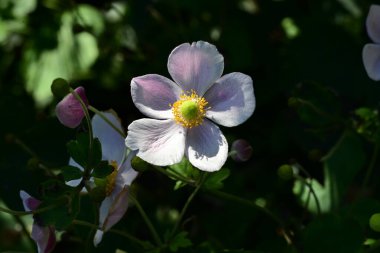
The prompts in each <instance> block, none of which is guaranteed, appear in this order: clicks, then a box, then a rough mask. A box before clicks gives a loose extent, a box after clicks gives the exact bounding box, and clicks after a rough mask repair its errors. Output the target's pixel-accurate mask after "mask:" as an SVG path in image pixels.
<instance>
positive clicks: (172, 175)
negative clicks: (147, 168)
mask: <svg viewBox="0 0 380 253" xmlns="http://www.w3.org/2000/svg"><path fill="white" fill-rule="evenodd" d="M152 167H153V168H154V169H156V170H157V171H158V172H160V173H162V174H165V175H166V176H168V177H170V178H174V179H176V180H179V181H182V182H185V183H187V184H191V185H193V186H195V182H194V180H191V179H188V178H186V177H184V176H182V175H180V174H178V173H177V172H176V171H174V170H172V169H171V168H170V167H168V168H167V169H164V168H162V167H160V166H156V165H152Z"/></svg>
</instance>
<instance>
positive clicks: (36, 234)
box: [31, 223, 56, 253]
mask: <svg viewBox="0 0 380 253" xmlns="http://www.w3.org/2000/svg"><path fill="white" fill-rule="evenodd" d="M31 237H32V239H33V240H34V241H35V242H36V244H37V248H38V253H50V252H52V251H53V249H54V247H55V242H56V238H55V231H54V229H53V228H52V227H50V226H48V227H41V226H39V225H37V224H36V223H34V224H33V227H32V233H31Z"/></svg>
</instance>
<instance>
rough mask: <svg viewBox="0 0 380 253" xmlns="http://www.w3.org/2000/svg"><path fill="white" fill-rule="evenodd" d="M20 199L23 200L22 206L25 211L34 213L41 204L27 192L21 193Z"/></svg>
mask: <svg viewBox="0 0 380 253" xmlns="http://www.w3.org/2000/svg"><path fill="white" fill-rule="evenodd" d="M20 198H21V200H22V204H23V205H24V209H25V211H33V210H35V209H37V208H38V206H39V205H40V204H41V201H39V200H38V199H35V198H33V197H32V196H30V195H29V193H27V192H25V191H20Z"/></svg>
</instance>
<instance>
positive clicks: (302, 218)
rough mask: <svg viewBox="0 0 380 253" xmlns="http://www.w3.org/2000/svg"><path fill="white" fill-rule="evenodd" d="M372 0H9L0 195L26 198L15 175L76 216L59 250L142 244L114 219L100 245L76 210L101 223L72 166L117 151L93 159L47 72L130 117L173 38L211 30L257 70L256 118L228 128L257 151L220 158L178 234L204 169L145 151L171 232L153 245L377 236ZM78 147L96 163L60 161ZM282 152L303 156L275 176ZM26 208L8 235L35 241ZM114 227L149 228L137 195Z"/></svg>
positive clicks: (311, 246) (233, 56)
mask: <svg viewBox="0 0 380 253" xmlns="http://www.w3.org/2000/svg"><path fill="white" fill-rule="evenodd" d="M372 3H375V1H370V0H366V1H353V0H347V1H332V0H321V1H309V0H303V1H259V0H239V1H228V0H223V1H220V0H211V1H193V0H185V1H174V0H169V1H151V0H143V1H114V2H109V1H105V0H104V1H102V0H99V1H86V0H76V1H57V0H43V1H37V0H18V1H12V0H5V1H1V3H0V54H1V55H2V57H1V59H0V114H1V115H2V116H3V117H2V118H3V120H2V123H1V127H0V136H1V137H2V141H1V143H0V150H1V156H0V172H1V173H2V176H1V177H0V205H1V206H3V205H4V206H5V205H6V206H7V207H9V208H11V209H14V210H21V209H22V204H21V200H20V198H19V196H18V192H19V190H20V189H24V190H27V191H28V192H30V193H31V194H32V195H33V196H36V197H38V198H39V199H41V200H42V201H43V204H42V206H41V208H45V207H47V208H48V210H47V211H46V212H42V213H39V214H37V215H36V216H37V217H39V219H41V220H43V221H44V222H45V223H46V224H51V225H54V226H55V227H56V228H57V229H59V230H64V231H65V232H64V233H63V234H62V236H61V238H60V241H59V243H58V245H57V247H56V249H55V252H68V251H70V252H83V251H84V249H85V248H86V247H87V249H88V250H90V251H91V252H115V251H116V250H117V249H122V250H124V251H126V252H141V251H142V250H143V249H141V247H140V246H139V245H136V244H134V243H132V242H130V241H128V242H126V240H125V239H124V237H122V236H120V235H119V234H115V233H109V234H106V236H105V237H104V240H103V242H102V244H100V245H99V247H98V248H96V249H95V248H92V246H91V242H89V241H90V240H88V238H89V237H90V236H89V234H91V233H92V230H91V229H89V228H87V227H80V226H77V225H75V224H73V223H72V222H73V220H74V219H79V220H84V221H87V222H89V223H93V224H96V217H95V215H94V212H93V207H94V200H95V202H96V201H97V200H99V199H101V197H102V196H101V194H100V197H99V196H98V195H97V196H91V197H89V196H81V195H80V194H79V191H80V189H79V187H78V188H73V187H68V186H67V185H65V184H64V183H63V182H64V180H73V179H79V178H82V177H91V176H93V177H97V178H104V177H106V176H107V175H108V174H109V173H111V172H112V167H110V166H109V165H108V163H106V162H104V161H102V160H101V152H100V151H99V150H101V147H100V144H99V142H98V141H97V139H93V140H92V151H91V152H90V153H91V154H92V155H91V157H90V158H91V159H89V157H88V154H89V150H88V149H89V145H88V143H89V141H90V140H89V137H88V135H87V134H83V133H81V132H83V129H79V130H78V132H77V133H75V132H74V131H72V130H68V129H64V128H63V127H62V126H61V125H60V124H59V122H58V121H57V120H56V119H55V118H54V115H53V111H54V105H55V103H54V102H53V103H52V100H53V97H52V95H51V93H50V84H51V82H52V80H53V79H55V78H57V77H63V78H66V79H68V80H70V81H72V82H73V83H75V84H79V83H80V84H81V85H83V86H85V87H86V88H87V87H88V89H86V90H87V91H88V93H89V94H88V95H89V97H91V101H92V102H94V103H96V104H97V105H99V106H100V107H101V108H102V109H103V108H104V109H108V107H111V106H112V107H113V108H114V109H115V110H116V111H118V113H119V114H120V116H121V118H122V120H123V123H124V126H127V125H128V123H129V122H131V120H133V119H136V118H138V117H140V115H139V112H138V111H137V110H135V109H134V107H133V105H132V102H131V99H130V97H129V95H128V94H129V92H128V91H129V85H128V83H129V81H130V80H131V78H132V77H134V76H137V75H140V74H146V73H161V74H165V73H166V71H167V70H166V66H165V64H162V63H164V62H166V60H167V55H168V53H169V52H170V50H171V49H172V48H174V46H176V45H179V44H181V43H183V42H191V41H197V40H200V39H201V40H205V41H210V42H212V43H214V44H216V45H217V47H218V49H220V51H221V52H222V53H223V55H224V57H225V60H226V62H228V64H226V68H227V69H226V72H233V71H241V72H244V73H246V74H249V75H251V76H252V77H253V78H254V80H255V83H254V87H255V94H256V97H257V105H258V106H257V110H256V112H255V113H254V115H253V117H252V119H251V120H249V121H248V122H246V123H245V124H244V125H242V126H239V127H237V128H235V129H223V132H224V133H226V137H227V139H228V140H229V141H232V140H234V139H237V138H246V139H247V140H248V141H249V142H250V143H251V144H252V146H253V150H254V156H253V158H252V159H251V160H250V161H248V162H246V163H234V162H232V161H228V162H227V163H226V165H225V167H224V168H223V169H222V170H220V171H218V172H215V173H210V174H209V175H208V176H207V177H206V179H205V181H204V183H203V187H202V189H201V190H200V192H199V193H198V195H197V196H196V197H195V198H194V200H193V201H192V203H191V205H190V206H189V208H188V210H187V212H186V213H185V217H184V220H183V221H182V222H181V223H180V229H179V230H178V231H176V232H175V233H174V234H173V233H171V231H172V227H173V226H175V224H176V223H177V221H178V219H179V216H180V211H181V208H182V206H183V205H184V204H185V201H186V199H187V198H188V196H189V195H190V194H191V191H193V190H194V188H195V187H194V186H195V185H196V184H197V182H199V181H200V180H201V175H200V172H199V171H198V170H196V169H194V168H193V167H192V166H191V165H190V164H189V163H188V161H186V160H183V161H182V162H181V163H180V164H177V165H173V166H170V167H168V168H162V169H163V170H164V172H166V174H168V175H170V176H169V178H168V177H167V176H164V175H163V174H162V173H159V172H158V170H156V169H155V168H152V167H150V166H149V165H147V166H146V167H145V169H146V168H148V169H147V170H144V171H143V172H142V173H140V176H139V178H138V179H137V180H136V183H135V184H134V185H133V186H132V188H133V189H132V190H133V191H135V192H136V193H137V197H138V198H139V200H140V202H141V203H142V204H143V206H144V208H145V210H146V213H147V215H148V216H149V217H151V218H152V221H153V225H154V226H155V227H156V228H157V230H158V232H159V234H160V235H161V234H162V235H165V236H162V239H164V241H165V245H164V248H161V249H160V248H158V249H157V248H155V249H154V250H155V251H160V250H161V251H162V252H164V251H170V252H205V253H211V252H230V253H238V252H240V253H244V252H247V253H248V252H254V253H256V252H306V253H310V252H338V253H339V252H345V253H346V252H353V253H356V252H366V251H372V252H375V251H376V250H377V248H376V247H378V245H379V241H378V239H379V234H378V233H376V232H374V231H372V230H371V229H370V227H369V226H368V221H369V218H370V217H371V215H372V214H373V213H377V212H380V203H379V199H380V192H379V191H380V189H379V187H377V179H378V178H379V175H380V170H379V162H378V159H377V156H378V149H379V148H378V146H379V131H380V123H379V122H380V121H379V115H378V110H379V108H378V106H379V103H378V101H380V86H379V85H377V84H376V83H374V82H371V81H370V80H369V79H368V77H367V76H366V74H365V71H364V69H363V67H362V62H361V49H362V46H363V45H364V43H365V42H366V41H368V38H367V37H366V35H365V34H366V32H365V29H364V22H365V16H366V13H367V11H368V8H369V6H370V4H372ZM41 17H44V18H41ZM307 80H313V81H307ZM287 105H289V106H287ZM73 136H76V139H75V140H71V139H73ZM70 140H71V141H70ZM65 143H68V144H67V148H66V146H65ZM69 156H71V157H73V158H74V160H75V161H76V162H77V163H78V164H79V165H81V166H82V167H83V168H93V170H87V171H88V174H86V173H84V172H83V171H82V170H80V169H78V168H76V167H70V166H63V165H66V164H67V162H68V159H69ZM140 164H142V163H140ZM282 164H287V165H289V166H290V168H292V175H291V177H289V178H291V179H290V180H288V181H286V182H284V181H282V180H280V179H279V178H278V177H277V168H278V167H279V166H280V165H282ZM145 165H146V164H145ZM145 165H144V166H145ZM62 166H63V167H62ZM227 168H228V169H227ZM84 171H86V170H84ZM179 178H182V179H183V180H180V179H179ZM99 189H100V188H99ZM173 189H175V191H173ZM226 193H228V194H226ZM231 195H233V196H234V197H235V198H233V197H232V196H231ZM98 197H99V198H98ZM236 197H237V198H236ZM318 206H319V207H318ZM266 210H269V211H270V212H271V213H272V214H274V215H275V216H276V217H277V218H278V219H279V221H280V222H278V220H276V219H275V220H274V219H273V217H272V216H271V215H268V213H267V211H266ZM28 222H29V223H30V220H29V221H28V220H20V219H18V218H17V217H14V216H9V215H6V214H3V213H0V250H8V251H10V250H13V251H25V250H30V249H33V247H34V245H33V244H30V242H29V241H28V240H26V239H25V238H27V237H26V236H25V235H24V233H23V232H22V231H20V230H18V229H17V228H18V227H19V226H15V224H17V223H18V224H24V223H28ZM116 228H117V229H119V231H125V232H128V233H129V234H131V235H133V236H135V237H137V238H140V239H142V240H143V241H151V235H150V234H149V231H148V229H147V228H145V226H144V225H143V222H142V219H141V216H140V214H139V212H138V211H137V208H134V207H133V205H132V207H131V208H129V210H128V213H127V215H126V217H125V219H123V220H121V222H120V223H119V224H118V225H117V226H116ZM146 245H147V247H146V249H149V250H150V251H151V252H153V251H154V250H152V246H151V245H152V243H147V244H146ZM149 250H147V251H149ZM118 252H120V250H119V251H118Z"/></svg>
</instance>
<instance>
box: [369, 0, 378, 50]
mask: <svg viewBox="0 0 380 253" xmlns="http://www.w3.org/2000/svg"><path fill="white" fill-rule="evenodd" d="M366 26H367V32H368V35H369V37H370V38H371V39H372V40H373V41H374V42H376V43H380V5H375V4H372V5H371V7H370V9H369V12H368V16H367V21H366Z"/></svg>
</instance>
